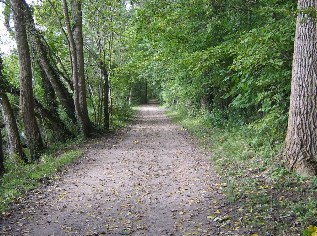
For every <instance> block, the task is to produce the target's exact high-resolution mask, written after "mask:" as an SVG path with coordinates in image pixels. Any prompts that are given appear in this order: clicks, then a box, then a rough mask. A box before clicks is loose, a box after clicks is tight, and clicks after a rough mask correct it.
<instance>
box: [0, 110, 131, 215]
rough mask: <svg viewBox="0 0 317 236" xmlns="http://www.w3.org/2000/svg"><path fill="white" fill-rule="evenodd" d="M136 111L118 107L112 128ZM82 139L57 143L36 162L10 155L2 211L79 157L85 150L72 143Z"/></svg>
mask: <svg viewBox="0 0 317 236" xmlns="http://www.w3.org/2000/svg"><path fill="white" fill-rule="evenodd" d="M134 114H135V111H134V110H133V109H130V108H128V107H119V108H116V110H115V111H113V115H112V117H111V130H118V129H120V128H123V127H125V126H126V125H127V124H128V123H129V122H130V120H131V119H132V117H133V115H134ZM83 142H84V139H83V138H81V137H77V138H75V139H73V140H70V141H69V142H68V143H67V144H65V143H54V144H53V145H52V146H50V148H49V149H48V150H46V152H45V153H44V154H43V155H42V157H41V158H40V160H39V161H38V162H37V163H33V164H23V163H19V162H17V161H15V160H16V158H7V160H6V162H5V168H6V173H5V174H4V175H3V177H2V178H0V214H1V212H5V211H6V210H7V209H8V207H9V204H10V203H12V202H14V201H15V200H16V199H18V198H20V197H22V196H23V195H25V194H26V193H27V192H28V191H30V190H33V189H36V188H38V187H39V186H40V185H41V184H42V183H45V182H47V181H48V180H49V179H55V178H57V175H56V174H57V172H59V171H60V170H62V169H63V168H65V166H67V165H69V164H71V163H74V162H75V161H76V160H78V158H79V157H80V156H81V155H82V153H83V151H82V150H80V149H74V148H72V146H78V144H81V143H83Z"/></svg>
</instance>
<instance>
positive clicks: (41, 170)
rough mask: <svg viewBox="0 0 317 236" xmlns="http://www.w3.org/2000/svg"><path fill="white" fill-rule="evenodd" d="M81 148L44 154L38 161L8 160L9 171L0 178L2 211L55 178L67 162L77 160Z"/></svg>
mask: <svg viewBox="0 0 317 236" xmlns="http://www.w3.org/2000/svg"><path fill="white" fill-rule="evenodd" d="M81 154H82V151H81V150H69V151H65V152H64V153H62V154H60V155H59V156H57V157H55V156H54V155H52V154H43V155H42V157H41V159H40V160H39V162H38V163H34V164H22V163H16V162H13V161H10V160H8V161H7V162H6V170H7V173H5V174H4V176H3V177H2V178H1V179H0V212H3V211H5V210H6V209H7V207H8V204H9V203H11V202H13V201H14V200H15V199H17V198H19V197H21V196H23V195H24V194H25V193H26V192H28V191H30V190H32V189H35V188H37V187H38V186H39V185H40V184H41V183H42V182H43V181H44V180H46V179H49V178H53V177H54V175H55V174H56V172H58V171H59V170H61V168H62V167H63V166H65V165H67V164H70V163H73V162H74V161H76V160H77V159H78V158H79V157H80V155H81Z"/></svg>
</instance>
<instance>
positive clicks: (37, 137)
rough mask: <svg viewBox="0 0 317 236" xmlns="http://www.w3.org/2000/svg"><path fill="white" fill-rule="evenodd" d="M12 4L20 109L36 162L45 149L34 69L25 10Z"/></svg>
mask: <svg viewBox="0 0 317 236" xmlns="http://www.w3.org/2000/svg"><path fill="white" fill-rule="evenodd" d="M11 3H12V9H13V14H14V28H15V38H16V43H17V48H18V54H19V66H20V86H21V89H20V109H21V115H22V119H23V123H24V127H25V133H26V137H27V143H28V147H29V149H30V154H31V159H32V160H35V159H38V158H39V152H40V151H41V150H42V149H43V148H44V145H43V142H42V137H41V133H40V130H39V127H38V124H37V122H36V118H35V112H34V101H33V89H32V67H31V57H30V49H29V45H28V39H27V34H26V26H25V21H26V18H25V12H24V9H25V8H24V6H23V2H22V0H12V1H11Z"/></svg>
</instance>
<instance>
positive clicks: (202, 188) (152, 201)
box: [0, 104, 230, 236]
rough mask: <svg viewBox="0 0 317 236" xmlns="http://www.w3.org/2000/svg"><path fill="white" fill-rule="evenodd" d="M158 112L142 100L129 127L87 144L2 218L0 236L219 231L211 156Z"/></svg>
mask: <svg viewBox="0 0 317 236" xmlns="http://www.w3.org/2000/svg"><path fill="white" fill-rule="evenodd" d="M164 112H165V111H164V109H163V108H160V107H158V106H157V105H155V104H150V105H144V106H141V107H139V109H138V113H137V116H136V119H135V121H134V122H133V123H132V124H131V126H130V127H129V129H128V130H127V132H125V133H124V134H122V135H115V137H114V138H112V139H110V138H109V137H108V138H107V139H106V138H104V139H99V140H97V141H96V140H95V141H93V142H91V143H90V145H87V147H86V149H87V151H86V152H85V154H84V157H82V160H81V161H80V162H79V163H78V164H77V165H74V166H72V168H69V170H68V171H67V172H66V173H65V174H63V175H62V177H61V179H60V180H57V181H55V182H54V183H51V184H49V185H47V186H43V187H42V188H40V189H38V190H35V191H32V192H31V193H30V194H28V196H26V198H25V199H23V201H22V203H16V204H15V206H14V207H13V209H12V214H11V216H9V217H5V218H2V219H0V227H1V228H0V234H1V235H38V236H45V235H151V236H152V235H153V236H156V235H157V236H161V235H223V233H221V232H222V231H221V230H223V229H224V228H225V225H226V224H227V223H226V222H230V218H229V216H226V214H227V213H228V212H225V211H226V210H225V209H226V208H227V207H226V204H227V203H226V201H225V199H224V196H223V194H222V192H221V187H219V186H221V184H220V181H219V179H218V177H217V175H216V174H215V172H214V170H213V169H212V168H211V166H210V162H209V160H208V158H209V157H210V154H208V153H207V152H205V151H203V150H201V149H200V148H199V147H198V146H197V145H196V144H195V142H194V141H193V140H191V138H190V136H189V135H188V134H187V132H186V131H185V130H183V129H182V128H181V127H179V126H178V125H175V124H173V123H172V122H171V121H170V119H169V118H167V116H166V115H165V114H164ZM217 214H219V215H217ZM229 214H230V212H229ZM218 216H219V217H218Z"/></svg>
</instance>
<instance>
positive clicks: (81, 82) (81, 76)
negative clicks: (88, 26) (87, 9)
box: [72, 0, 91, 136]
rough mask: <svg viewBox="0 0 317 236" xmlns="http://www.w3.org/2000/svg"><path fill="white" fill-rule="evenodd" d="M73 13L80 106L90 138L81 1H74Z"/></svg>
mask: <svg viewBox="0 0 317 236" xmlns="http://www.w3.org/2000/svg"><path fill="white" fill-rule="evenodd" d="M72 13H73V18H74V22H75V25H74V30H73V37H74V41H75V46H76V53H77V69H78V89H79V105H80V109H81V112H82V118H83V121H82V122H83V125H84V127H83V129H85V133H86V134H85V135H86V136H88V135H89V132H90V130H89V129H90V126H91V124H90V120H89V115H88V109H87V97H86V81H85V60H84V41H83V17H82V9H81V1H80V0H72Z"/></svg>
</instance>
